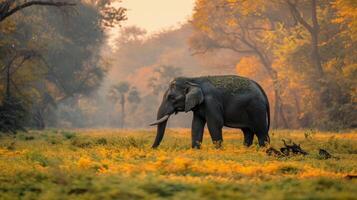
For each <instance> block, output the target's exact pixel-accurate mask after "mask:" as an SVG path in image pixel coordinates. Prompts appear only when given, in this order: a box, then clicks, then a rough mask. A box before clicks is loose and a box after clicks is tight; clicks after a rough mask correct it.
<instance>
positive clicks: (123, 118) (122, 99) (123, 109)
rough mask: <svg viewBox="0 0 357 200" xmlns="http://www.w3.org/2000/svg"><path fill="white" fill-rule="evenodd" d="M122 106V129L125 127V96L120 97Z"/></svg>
mask: <svg viewBox="0 0 357 200" xmlns="http://www.w3.org/2000/svg"><path fill="white" fill-rule="evenodd" d="M120 104H121V127H120V128H124V126H125V96H124V94H121V95H120Z"/></svg>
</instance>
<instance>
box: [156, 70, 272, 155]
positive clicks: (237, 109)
mask: <svg viewBox="0 0 357 200" xmlns="http://www.w3.org/2000/svg"><path fill="white" fill-rule="evenodd" d="M183 111H185V112H189V111H192V112H193V119H192V131H191V132H192V148H200V145H201V143H202V137H203V131H204V127H205V125H206V124H207V127H208V130H209V133H210V135H211V138H212V142H213V143H214V144H215V146H216V147H217V148H219V147H221V144H222V142H223V137H222V128H223V126H226V127H231V128H239V129H241V130H242V131H243V133H244V145H246V146H250V145H252V143H253V138H254V135H256V136H257V137H258V141H259V145H260V146H264V145H265V144H266V143H269V142H270V139H269V134H268V131H269V126H270V108H269V102H268V98H267V96H266V94H265V92H264V91H263V89H262V88H261V87H260V86H259V84H258V83H256V82H254V81H253V80H250V79H248V78H244V77H240V76H234V75H226V76H206V77H196V78H187V77H178V78H175V79H174V80H173V81H172V82H171V83H170V85H169V88H168V89H167V91H166V92H165V94H164V96H163V100H162V103H161V105H160V107H159V110H158V113H157V119H158V120H159V119H161V118H163V117H164V116H165V115H171V114H173V113H177V112H183ZM166 124H167V120H165V121H163V122H161V123H159V124H157V135H156V138H155V142H154V144H153V146H152V147H153V148H156V147H158V146H159V145H160V142H161V140H162V138H163V135H164V132H165V128H166Z"/></svg>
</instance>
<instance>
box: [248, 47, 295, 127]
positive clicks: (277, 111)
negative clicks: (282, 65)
mask: <svg viewBox="0 0 357 200" xmlns="http://www.w3.org/2000/svg"><path fill="white" fill-rule="evenodd" d="M253 49H254V51H255V52H256V54H257V55H258V58H259V59H260V62H261V63H262V64H263V66H264V68H265V69H266V70H267V72H268V75H269V76H270V78H271V79H272V81H273V88H274V98H275V103H274V113H273V115H274V122H273V127H274V128H278V127H279V115H280V117H281V119H282V120H283V124H284V127H285V128H287V127H289V125H288V123H287V121H286V118H285V115H284V112H283V105H282V100H281V98H280V84H279V79H278V72H277V71H276V70H274V69H273V67H272V66H271V62H270V61H269V60H268V58H267V56H264V55H263V53H262V52H260V51H259V50H258V49H257V48H253Z"/></svg>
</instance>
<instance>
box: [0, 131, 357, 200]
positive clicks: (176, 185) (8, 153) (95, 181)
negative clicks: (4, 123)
mask: <svg viewBox="0 0 357 200" xmlns="http://www.w3.org/2000/svg"><path fill="white" fill-rule="evenodd" d="M205 135H206V137H205V139H204V143H203V146H202V149H201V150H192V149H191V148H190V130H188V129H169V130H168V132H167V133H166V136H165V138H164V140H163V143H162V145H161V146H160V147H159V149H157V150H152V149H151V148H150V145H151V143H152V142H153V139H154V136H155V132H154V131H152V130H125V131H120V130H109V129H108V130H96V129H92V130H71V131H64V130H46V131H29V132H28V133H19V134H17V135H16V136H1V137H0V199H101V200H104V199H180V200H181V199H185V200H189V199H274V200H277V199H357V180H356V179H348V178H346V175H353V174H354V175H356V174H357V131H356V130H354V131H348V132H342V133H322V132H315V131H312V130H306V131H290V130H280V131H272V132H271V145H272V146H273V147H275V148H280V147H282V146H283V143H282V142H281V139H282V138H286V139H291V140H293V141H294V142H296V143H300V144H301V147H302V148H303V149H305V150H306V151H307V152H309V155H307V156H301V155H299V156H289V157H281V158H278V157H271V156H267V155H266V153H265V150H266V149H264V148H258V147H257V145H256V143H255V144H254V145H253V146H252V147H250V148H246V147H244V146H243V145H242V134H241V132H240V131H237V130H225V131H224V143H223V148H222V149H215V148H214V146H213V145H212V144H211V142H210V139H209V137H208V133H205ZM255 142H256V141H255ZM319 148H324V149H326V150H327V151H329V152H330V153H331V154H332V155H334V156H336V157H337V158H331V159H328V160H323V159H322V158H321V157H320V156H319V155H318V149H319Z"/></svg>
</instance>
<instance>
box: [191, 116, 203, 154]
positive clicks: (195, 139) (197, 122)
mask: <svg viewBox="0 0 357 200" xmlns="http://www.w3.org/2000/svg"><path fill="white" fill-rule="evenodd" d="M205 124H206V120H205V119H204V118H202V117H200V116H199V115H198V114H193V120H192V129H191V134H192V148H195V149H200V148H201V144H202V139H203V131H204V128H205Z"/></svg>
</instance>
